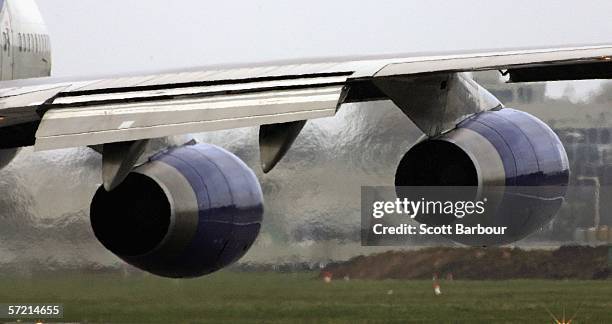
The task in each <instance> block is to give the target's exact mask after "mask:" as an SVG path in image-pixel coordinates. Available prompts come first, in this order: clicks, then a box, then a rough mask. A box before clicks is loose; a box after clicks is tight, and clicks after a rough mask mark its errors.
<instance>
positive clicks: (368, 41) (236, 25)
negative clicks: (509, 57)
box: [37, 0, 612, 76]
mask: <svg viewBox="0 0 612 324" xmlns="http://www.w3.org/2000/svg"><path fill="white" fill-rule="evenodd" d="M37 2H38V4H39V6H40V9H41V12H42V14H43V17H44V19H45V20H46V22H47V24H48V26H49V29H50V33H51V37H52V43H53V51H54V57H53V59H54V69H53V73H54V75H57V76H66V75H83V74H92V75H99V74H115V73H122V72H133V71H149V70H156V69H168V68H177V67H189V66H201V65H210V64H218V63H235V62H238V63H244V62H250V61H268V60H275V59H287V58H303V57H316V56H338V55H342V56H345V55H360V54H383V53H403V52H423V51H426V52H430V51H448V50H453V51H456V50H461V49H482V48H504V47H524V46H546V45H549V46H550V45H559V44H586V43H605V42H608V43H612V19H610V13H612V1H604V0H602V1H596V0H591V1H588V0H582V1H577V0H576V1H569V0H568V1H560V0H537V1H535V0H512V1H509V0H504V1H494V0H458V1H450V0H447V1H435V0H428V1H415V0H412V1H408V0H393V1H384V0H379V1H355V0H338V1H333V0H307V1H280V0H278V1H273V0H263V1H261V0H260V1H253V0H251V1H231V0H218V1H202V0H182V1H168V0H139V1H136V0H104V1H100V0H37Z"/></svg>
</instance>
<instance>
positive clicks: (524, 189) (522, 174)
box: [395, 108, 569, 245]
mask: <svg viewBox="0 0 612 324" xmlns="http://www.w3.org/2000/svg"><path fill="white" fill-rule="evenodd" d="M568 182H569V163H568V158H567V154H566V152H565V149H564V148H563V145H562V144H561V141H560V140H559V138H558V137H557V135H556V134H555V133H554V132H553V131H552V130H551V129H550V128H549V127H548V126H547V125H546V124H545V123H543V122H542V121H540V120H539V119H537V118H536V117H534V116H532V115H529V114H527V113H525V112H521V111H518V110H514V109H509V108H505V109H500V110H497V111H488V112H483V113H480V114H477V115H475V116H473V117H471V118H468V119H467V120H465V121H463V122H461V123H460V124H459V125H458V126H457V127H456V129H454V130H452V131H450V132H448V133H446V134H443V135H440V136H438V137H436V138H432V139H428V140H425V141H422V142H420V143H418V144H416V145H415V146H414V147H412V148H411V149H410V150H409V151H408V153H406V155H405V156H404V157H403V158H402V160H401V162H400V164H399V166H398V168H397V172H396V176H395V185H396V186H397V189H396V191H397V193H398V196H401V195H403V193H402V190H401V188H403V187H405V188H408V187H411V188H414V187H419V186H429V187H447V188H448V187H450V188H457V189H456V191H457V192H464V193H465V192H468V191H470V189H471V191H470V192H471V195H472V196H471V199H475V200H478V199H485V200H487V199H488V203H487V205H488V206H487V207H488V209H490V211H489V212H487V213H486V214H484V215H483V216H479V217H465V218H463V219H457V218H456V217H451V218H439V219H437V220H434V219H428V220H426V219H419V218H417V220H419V221H420V222H421V223H426V224H428V225H430V224H432V225H440V224H443V225H450V224H457V223H461V224H462V225H466V226H471V225H481V226H494V227H507V230H506V232H505V234H504V235H451V236H450V238H451V239H453V240H455V241H457V242H460V243H464V244H468V245H499V244H507V243H511V242H515V241H517V240H520V239H522V238H524V237H526V236H527V235H529V234H531V233H533V232H535V231H536V230H538V229H540V228H541V227H542V226H544V225H545V224H547V223H548V222H549V221H550V220H551V219H552V218H553V217H554V216H555V214H556V213H557V211H558V210H559V208H560V207H561V204H562V202H563V200H564V196H565V194H566V190H567V185H568Z"/></svg>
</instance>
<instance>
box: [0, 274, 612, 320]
mask: <svg viewBox="0 0 612 324" xmlns="http://www.w3.org/2000/svg"><path fill="white" fill-rule="evenodd" d="M390 290H392V291H393V293H390ZM442 292H443V295H442V296H440V297H435V296H434V295H433V290H432V283H431V281H394V280H389V281H358V280H351V281H344V280H338V281H334V282H332V283H330V284H326V283H324V282H322V281H320V280H318V279H316V274H315V273H299V274H275V273H236V272H227V271H225V272H221V273H218V274H214V275H212V276H208V277H204V278H202V279H197V280H187V281H179V280H166V279H159V278H156V277H152V276H130V277H127V278H123V277H121V276H114V275H94V274H91V275H78V276H76V275H75V276H69V277H53V276H47V277H46V278H44V279H42V278H41V279H28V280H24V279H14V278H13V279H10V278H1V279H0V303H39V302H40V303H43V302H47V303H63V304H64V308H65V318H64V320H63V321H66V322H113V323H115V322H116V323H292V322H300V323H313V322H317V323H318V322H321V323H363V322H367V323H393V322H395V323H411V322H415V323H422V322H428V323H552V318H551V316H550V315H549V314H548V313H547V311H546V309H547V308H548V309H550V311H551V312H553V313H555V314H558V315H559V316H561V314H562V313H563V309H564V308H565V309H566V313H567V314H568V315H571V314H573V313H574V312H575V311H576V310H577V308H578V307H579V305H580V304H582V307H581V308H580V311H579V313H578V316H577V319H576V320H575V321H574V322H573V323H612V281H533V280H519V281H501V282H494V281H489V282H483V281H478V282H475V281H454V282H442Z"/></svg>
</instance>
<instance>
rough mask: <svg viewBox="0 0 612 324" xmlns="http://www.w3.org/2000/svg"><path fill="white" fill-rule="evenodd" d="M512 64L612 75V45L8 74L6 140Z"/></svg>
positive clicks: (204, 121)
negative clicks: (68, 76)
mask: <svg viewBox="0 0 612 324" xmlns="http://www.w3.org/2000/svg"><path fill="white" fill-rule="evenodd" d="M480 70H505V71H507V73H509V74H510V79H511V81H515V82H525V81H547V80H570V79H605V78H612V45H610V46H584V47H569V48H550V49H530V50H515V51H498V52H482V53H470V54H463V55H458V54H457V55H433V56H413V57H410V56H405V57H397V58H368V59H355V60H347V61H333V60H330V61H329V62H321V63H307V64H289V65H269V66H258V67H254V68H234V69H202V70H201V71H200V70H196V71H184V72H173V73H163V74H152V75H143V76H130V77H123V78H104V79H98V80H93V81H75V82H70V81H60V82H58V81H54V80H53V79H36V80H19V81H13V82H11V81H9V82H2V83H0V88H1V89H0V148H10V147H18V146H26V145H33V144H35V148H36V149H37V150H48V149H57V148H66V147H75V146H86V145H97V144H103V143H114V142H124V141H132V140H140V139H146V138H155V137H163V136H169V135H178V134H185V133H195V132H204V131H213V130H221V129H231V128H238V127H248V126H259V125H268V124H279V123H287V122H293V121H299V120H308V119H314V118H321V117H329V116H333V115H334V114H335V112H336V111H337V108H338V107H339V106H340V105H341V104H343V103H346V102H361V101H371V100H381V99H387V98H386V96H385V95H384V94H383V92H381V91H380V89H378V88H377V87H376V85H375V83H374V82H372V81H373V80H374V79H383V78H393V77H397V76H402V77H404V78H405V77H411V76H415V77H418V76H422V75H427V74H432V73H433V74H438V73H439V74H449V73H456V72H465V71H480Z"/></svg>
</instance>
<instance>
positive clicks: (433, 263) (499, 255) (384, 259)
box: [322, 246, 610, 280]
mask: <svg viewBox="0 0 612 324" xmlns="http://www.w3.org/2000/svg"><path fill="white" fill-rule="evenodd" d="M323 272H331V273H332V274H333V276H334V277H336V278H343V277H346V276H348V277H350V278H353V279H376V280H380V279H431V278H432V276H433V275H434V274H437V275H439V276H440V277H441V278H444V277H446V276H448V275H452V277H453V278H454V279H467V280H503V279H586V280H590V279H607V278H608V277H609V276H610V268H609V267H608V247H586V246H567V247H561V248H559V249H557V250H554V251H550V250H522V249H518V248H427V249H423V250H416V251H390V252H385V253H380V254H375V255H371V256H359V257H356V258H353V259H351V260H349V261H346V262H342V263H335V264H330V265H328V266H327V267H326V268H325V269H323V271H322V273H323Z"/></svg>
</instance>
